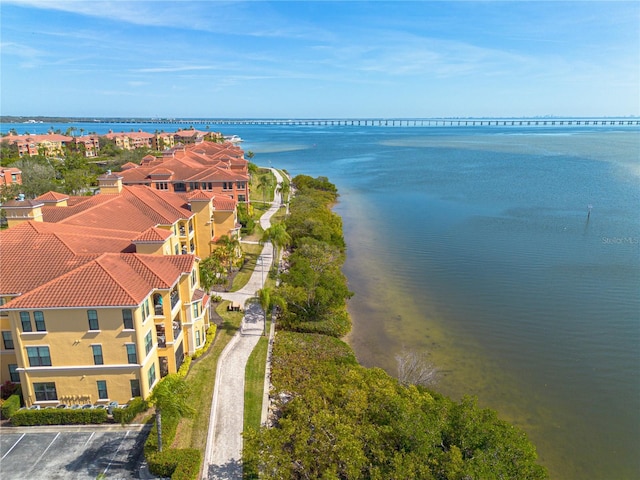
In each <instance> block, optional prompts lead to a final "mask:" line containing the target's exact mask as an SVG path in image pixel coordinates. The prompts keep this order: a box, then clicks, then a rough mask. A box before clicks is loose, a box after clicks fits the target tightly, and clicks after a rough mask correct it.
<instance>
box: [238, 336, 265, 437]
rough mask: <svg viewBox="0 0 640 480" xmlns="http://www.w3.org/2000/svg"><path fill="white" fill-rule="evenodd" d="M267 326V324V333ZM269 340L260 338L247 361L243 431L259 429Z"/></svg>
mask: <svg viewBox="0 0 640 480" xmlns="http://www.w3.org/2000/svg"><path fill="white" fill-rule="evenodd" d="M268 331H269V326H268V324H267V332H268ZM268 345H269V339H268V338H267V337H261V338H260V340H258V344H257V345H256V346H255V348H254V349H253V352H251V356H250V357H249V360H248V361H247V369H246V370H245V377H244V382H245V384H244V385H245V386H244V430H245V431H246V430H247V428H248V427H252V428H254V429H256V430H257V429H259V428H260V417H261V415H262V397H263V393H264V392H263V391H264V372H265V368H266V362H267V347H268Z"/></svg>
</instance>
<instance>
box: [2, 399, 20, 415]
mask: <svg viewBox="0 0 640 480" xmlns="http://www.w3.org/2000/svg"><path fill="white" fill-rule="evenodd" d="M18 410H20V395H15V394H14V395H11V396H10V397H9V398H7V399H6V400H5V401H4V402H2V418H5V419H7V418H11V417H12V416H13V414H14V413H16V412H17V411H18Z"/></svg>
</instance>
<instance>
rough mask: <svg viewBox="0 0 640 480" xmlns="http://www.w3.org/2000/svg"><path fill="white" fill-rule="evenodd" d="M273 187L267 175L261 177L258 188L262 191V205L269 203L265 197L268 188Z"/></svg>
mask: <svg viewBox="0 0 640 480" xmlns="http://www.w3.org/2000/svg"><path fill="white" fill-rule="evenodd" d="M270 185H271V181H270V180H269V177H268V176H267V175H260V178H259V179H258V186H259V187H260V188H261V189H262V203H267V201H266V198H265V195H266V193H267V187H268V186H270Z"/></svg>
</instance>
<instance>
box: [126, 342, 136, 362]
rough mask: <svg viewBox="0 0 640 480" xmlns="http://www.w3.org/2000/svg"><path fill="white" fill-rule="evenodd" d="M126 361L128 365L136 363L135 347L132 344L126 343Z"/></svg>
mask: <svg viewBox="0 0 640 480" xmlns="http://www.w3.org/2000/svg"><path fill="white" fill-rule="evenodd" d="M127 360H128V361H129V363H138V355H137V354H136V346H135V344H133V343H127Z"/></svg>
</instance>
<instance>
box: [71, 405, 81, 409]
mask: <svg viewBox="0 0 640 480" xmlns="http://www.w3.org/2000/svg"><path fill="white" fill-rule="evenodd" d="M69 408H70V409H71V410H78V409H80V408H82V405H71V406H70V407H69Z"/></svg>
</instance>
